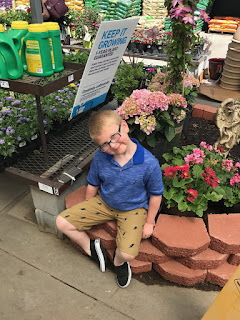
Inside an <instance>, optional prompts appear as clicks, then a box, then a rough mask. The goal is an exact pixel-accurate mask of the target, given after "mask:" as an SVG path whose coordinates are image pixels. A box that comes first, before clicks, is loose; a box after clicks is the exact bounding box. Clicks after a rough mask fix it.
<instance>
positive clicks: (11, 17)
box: [0, 9, 32, 26]
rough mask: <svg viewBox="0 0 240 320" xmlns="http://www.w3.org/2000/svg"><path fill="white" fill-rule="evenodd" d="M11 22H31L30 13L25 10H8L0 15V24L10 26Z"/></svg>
mask: <svg viewBox="0 0 240 320" xmlns="http://www.w3.org/2000/svg"><path fill="white" fill-rule="evenodd" d="M13 21H27V22H28V23H31V22H32V15H31V12H27V11H25V10H15V9H8V10H6V11H3V12H1V13H0V24H3V25H7V26H11V24H12V22H13Z"/></svg>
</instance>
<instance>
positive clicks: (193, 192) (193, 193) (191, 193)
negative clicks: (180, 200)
mask: <svg viewBox="0 0 240 320" xmlns="http://www.w3.org/2000/svg"><path fill="white" fill-rule="evenodd" d="M187 192H188V194H189V196H188V197H187V200H188V201H190V202H192V201H194V200H195V199H196V198H197V197H198V193H197V190H194V189H188V191H187Z"/></svg>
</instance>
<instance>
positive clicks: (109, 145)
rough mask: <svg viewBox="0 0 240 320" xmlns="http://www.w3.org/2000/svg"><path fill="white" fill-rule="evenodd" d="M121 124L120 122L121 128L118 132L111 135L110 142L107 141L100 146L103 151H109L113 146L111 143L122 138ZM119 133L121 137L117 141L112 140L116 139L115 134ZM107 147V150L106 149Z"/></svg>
mask: <svg viewBox="0 0 240 320" xmlns="http://www.w3.org/2000/svg"><path fill="white" fill-rule="evenodd" d="M121 126H122V124H121V123H120V125H119V129H118V132H116V133H114V134H113V135H112V136H111V139H110V140H109V141H108V142H105V143H104V144H102V145H101V146H99V148H100V150H101V151H102V152H105V151H107V150H108V149H109V148H111V143H117V142H118V140H119V139H120V138H121V136H122V135H121ZM116 135H118V136H119V138H118V139H117V141H112V140H113V139H114V136H116ZM104 149H105V150H104Z"/></svg>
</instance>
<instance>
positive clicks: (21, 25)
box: [8, 21, 28, 56]
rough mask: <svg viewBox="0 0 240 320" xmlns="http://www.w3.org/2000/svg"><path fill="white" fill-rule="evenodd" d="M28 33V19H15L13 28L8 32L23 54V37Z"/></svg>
mask: <svg viewBox="0 0 240 320" xmlns="http://www.w3.org/2000/svg"><path fill="white" fill-rule="evenodd" d="M27 33H28V22H27V21H13V22H12V25H11V29H10V30H9V32H8V35H9V37H10V38H12V39H13V42H14V44H15V46H16V48H17V50H18V52H19V54H20V56H21V48H22V43H23V38H24V37H25V36H26V34H27Z"/></svg>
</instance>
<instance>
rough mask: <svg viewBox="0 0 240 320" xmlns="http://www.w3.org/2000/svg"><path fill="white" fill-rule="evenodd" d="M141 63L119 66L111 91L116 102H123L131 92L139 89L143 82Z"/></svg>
mask: <svg viewBox="0 0 240 320" xmlns="http://www.w3.org/2000/svg"><path fill="white" fill-rule="evenodd" d="M143 77H144V72H143V63H142V62H139V63H136V64H127V63H124V64H120V65H119V67H118V69H117V72H116V74H115V83H114V84H113V86H112V88H111V90H112V93H113V94H114V96H115V98H116V99H117V100H124V99H125V98H127V97H129V96H130V95H131V93H132V92H133V90H135V89H138V88H139V83H140V82H141V80H143Z"/></svg>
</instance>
